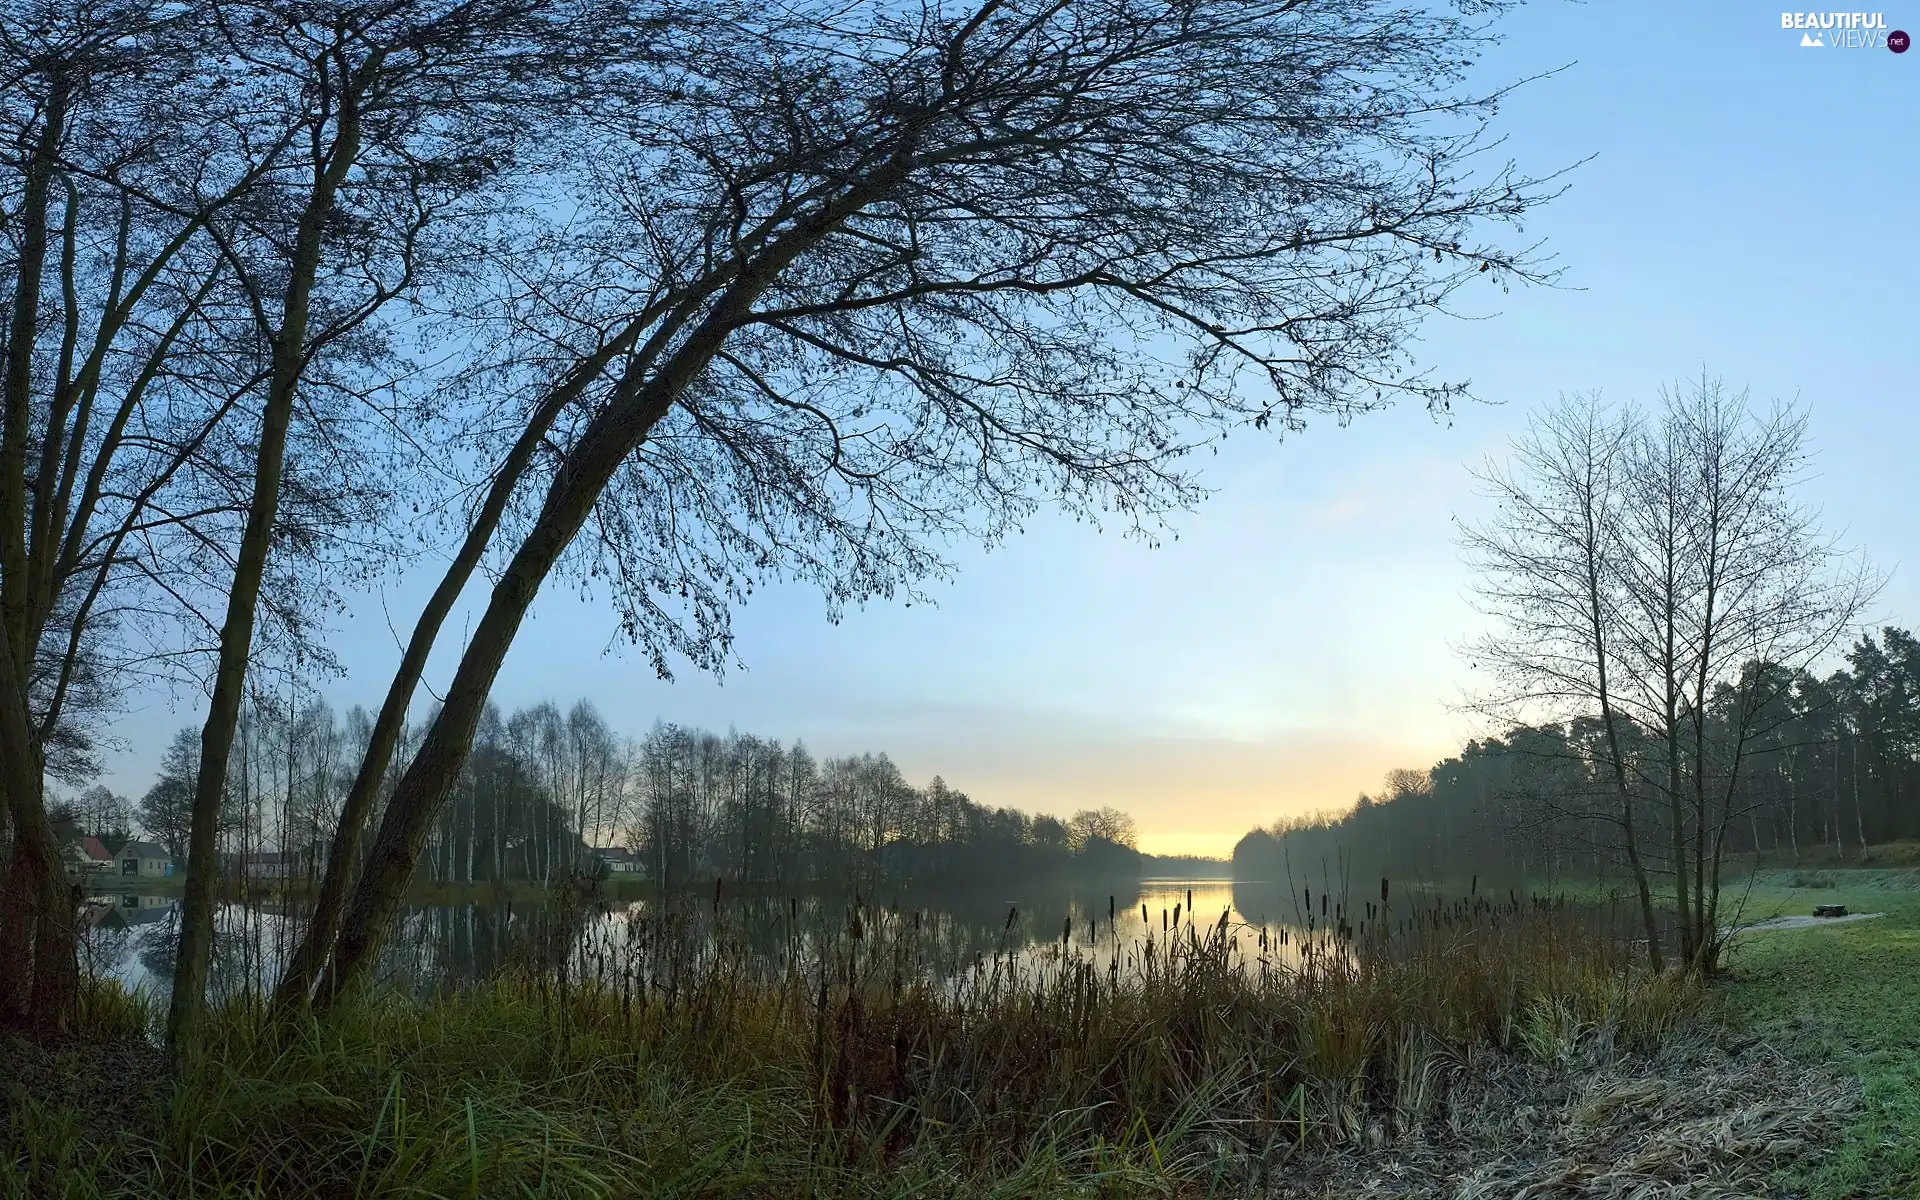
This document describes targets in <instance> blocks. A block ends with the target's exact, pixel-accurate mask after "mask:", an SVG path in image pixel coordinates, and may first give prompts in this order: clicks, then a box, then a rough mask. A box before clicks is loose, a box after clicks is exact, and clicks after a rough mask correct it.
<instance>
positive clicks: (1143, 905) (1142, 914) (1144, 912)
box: [1140, 900, 1153, 925]
mask: <svg viewBox="0 0 1920 1200" xmlns="http://www.w3.org/2000/svg"><path fill="white" fill-rule="evenodd" d="M1140 923H1141V924H1142V925H1151V924H1153V922H1152V921H1149V920H1148V919H1147V902H1146V901H1145V900H1142V901H1141V902H1140Z"/></svg>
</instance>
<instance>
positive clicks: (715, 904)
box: [713, 875, 720, 912]
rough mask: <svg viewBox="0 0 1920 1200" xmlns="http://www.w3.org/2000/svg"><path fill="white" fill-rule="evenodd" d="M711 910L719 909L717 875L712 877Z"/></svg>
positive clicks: (718, 879)
mask: <svg viewBox="0 0 1920 1200" xmlns="http://www.w3.org/2000/svg"><path fill="white" fill-rule="evenodd" d="M713 910H714V911H715V912H719V911H720V877H719V876H718V875H715V876H714V877H713Z"/></svg>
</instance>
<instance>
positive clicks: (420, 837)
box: [315, 149, 910, 1008]
mask: <svg viewBox="0 0 1920 1200" xmlns="http://www.w3.org/2000/svg"><path fill="white" fill-rule="evenodd" d="M909 161H910V159H909V157H908V153H907V151H906V150H904V149H903V150H902V152H901V153H900V154H898V155H896V156H894V157H893V158H891V159H890V160H888V162H886V163H885V164H884V165H883V166H882V167H881V168H880V169H878V170H877V171H876V172H875V173H874V174H873V176H871V177H870V178H868V179H867V180H864V181H862V183H861V185H860V186H857V187H855V188H852V189H850V190H849V191H847V192H846V193H843V194H842V195H841V196H839V197H837V198H836V199H835V200H833V201H831V202H829V203H828V204H827V205H826V206H825V207H824V208H823V209H822V210H821V211H820V212H818V213H817V214H815V215H814V216H813V217H812V218H811V219H809V220H806V221H803V222H801V223H800V224H799V225H797V226H796V227H795V228H794V229H792V230H791V231H790V232H789V233H787V234H786V235H785V236H784V237H782V238H780V239H779V240H778V241H776V242H774V243H773V244H772V245H771V246H768V247H767V248H766V249H765V250H764V251H763V252H762V253H761V254H760V255H759V256H758V257H757V258H755V259H753V260H751V261H750V262H748V263H747V264H746V265H744V266H741V267H739V268H737V269H736V268H734V267H732V266H731V265H729V266H727V267H725V268H722V269H723V270H724V271H726V272H727V274H726V275H725V276H724V277H723V278H725V279H726V280H727V282H725V283H724V284H723V285H717V286H716V285H710V284H706V283H703V285H701V286H698V287H696V288H695V289H692V290H691V292H690V299H689V301H688V303H689V304H697V303H699V302H700V301H702V300H704V299H705V298H706V297H708V296H713V295H714V293H715V292H716V291H717V292H718V295H717V296H716V297H715V298H714V301H713V304H712V306H711V307H710V308H708V309H707V311H706V313H705V315H704V316H703V317H701V318H700V319H699V322H698V324H697V325H696V326H695V327H694V328H693V329H692V330H691V331H690V332H689V333H688V335H687V338H686V340H685V341H684V342H683V343H681V344H680V345H679V346H678V347H677V348H676V349H674V350H673V351H672V352H671V353H670V354H669V355H668V356H667V357H666V359H665V360H664V361H663V362H662V363H661V365H660V369H659V371H658V372H657V373H656V374H654V375H653V376H652V377H651V378H643V377H642V372H643V371H644V369H645V364H646V363H647V362H648V361H649V360H650V358H651V354H649V353H639V354H636V355H635V356H634V358H633V360H632V361H631V362H630V364H629V365H628V367H627V374H626V375H625V376H624V377H623V378H622V379H621V381H620V382H619V384H618V385H616V387H615V389H614V395H613V398H612V402H611V403H610V404H609V405H608V406H607V407H606V408H604V409H603V410H602V411H601V412H600V413H599V415H597V416H596V417H595V418H594V419H593V420H592V421H591V422H589V423H588V425H587V427H586V429H585V431H584V432H583V433H582V435H581V437H580V440H579V442H578V443H577V444H576V445H575V446H574V448H573V450H572V451H571V452H570V453H569V454H568V456H567V459H566V461H565V463H564V464H563V465H562V467H561V469H560V472H559V474H558V475H557V476H556V477H555V479H554V481H553V484H552V485H551V487H550V488H549V489H548V491H547V498H546V501H545V503H544V504H543V505H542V507H541V511H540V516H539V518H538V520H537V521H536V523H535V524H534V527H533V528H532V530H530V531H529V532H528V534H527V536H526V538H525V540H523V541H522V542H521V544H520V548H519V550H517V551H516V552H515V554H514V556H513V559H512V561H511V562H510V563H509V564H508V566H507V569H506V571H505V573H504V574H502V575H501V577H500V581H499V582H498V583H497V584H496V585H495V586H494V589H493V593H492V597H491V599H490V600H489V602H488V604H487V610H486V612H485V613H484V614H483V615H482V616H481V618H480V624H479V627H478V628H477V629H476V630H475V631H474V636H473V641H472V642H471V643H469V644H468V646H467V649H466V652H465V653H464V654H463V655H462V656H461V659H460V665H459V667H457V668H456V669H455V671H454V676H453V682H452V684H451V685H450V686H449V687H448V689H447V697H446V700H445V702H444V703H443V704H442V705H441V707H440V712H439V713H438V714H437V715H436V716H435V718H434V721H433V724H432V726H430V727H429V728H428V730H427V733H426V736H425V738H424V739H423V740H422V741H421V744H420V749H419V750H418V752H417V753H416V754H415V755H414V759H413V763H412V765H410V766H409V767H408V768H407V771H406V774H405V775H403V776H402V777H401V780H400V784H399V786H398V787H397V788H396V789H395V791H394V795H393V799H392V801H391V802H389V804H388V805H387V812H386V816H385V818H384V819H383V820H382V821H381V824H380V832H379V834H378V835H377V836H376V838H375V840H374V844H373V847H372V849H371V850H370V851H369V853H368V856H367V863H366V866H365V867H364V868H363V869H362V871H361V874H360V882H359V885H358V887H357V888H356V889H355V891H354V896H353V902H352V905H351V907H350V909H349V910H348V912H347V915H346V917H345V919H344V920H343V921H342V923H341V926H340V933H339V936H338V937H337V938H336V939H335V942H334V947H333V962H332V966H331V967H330V968H329V969H328V971H327V973H326V975H325V976H324V977H323V978H322V980H321V982H320V986H319V990H318V994H317V995H316V996H315V1003H316V1005H317V1006H318V1007H321V1008H325V1007H327V1006H329V1005H331V1004H332V1002H333V1001H334V1000H335V999H336V998H338V997H339V996H340V994H341V993H342V991H343V990H344V989H345V988H346V987H347V986H349V985H350V984H351V983H352V982H353V981H354V980H355V979H356V978H357V977H358V976H359V975H361V974H362V973H363V972H364V971H365V970H366V969H367V967H368V966H369V965H370V963H371V961H372V956H373V954H374V953H375V951H376V950H377V949H378V948H379V944H380V941H381V939H382V938H383V937H384V936H385V932H386V929H387V927H388V925H389V924H390V923H391V921H392V919H393V915H394V913H395V912H396V911H397V910H398V908H399V904H400V898H401V896H402V894H403V893H404V891H405V890H406V886H407V882H408V880H409V879H410V878H411V877H412V875H413V871H414V868H415V867H416V866H417V865H418V863H419V860H420V852H421V849H422V847H423V845H424V843H425V839H426V835H427V833H428V831H429V829H430V828H431V823H432V820H433V816H434V813H435V812H436V811H437V809H438V808H439V806H440V805H441V804H443V803H444V802H445V800H446V797H447V795H448V793H449V792H450V791H451V790H452V788H453V786H454V783H455V782H456V780H457V779H458V777H459V774H460V769H461V767H462V766H463V765H464V764H465V762H466V760H467V756H468V754H469V753H470V752H471V750H472V747H473V735H474V731H475V729H476V728H477V727H478V725H479V721H480V714H481V711H482V710H483V709H484V708H485V706H486V702H487V696H488V693H489V692H490V691H491V690H492V688H493V680H494V677H495V675H497V674H498V673H499V670H500V665H501V663H502V662H504V661H505V659H506V656H507V650H508V649H509V648H510V647H511V646H512V644H513V639H514V635H515V634H516V633H517V632H518V631H519V628H520V623H521V622H522V621H523V620H524V619H525V618H526V614H527V610H528V609H529V608H530V607H531V606H532V604H533V600H534V597H535V596H536V595H537V594H538V593H539V590H540V586H541V584H542V583H544V582H545V580H546V577H547V575H548V574H549V573H550V572H551V571H552V570H553V567H554V564H555V563H556V562H558V561H559V558H560V556H561V554H563V553H564V552H565V551H566V549H567V546H568V545H569V544H570V543H571V542H572V541H573V538H574V535H575V534H577V533H578V532H579V531H580V527H581V526H582V525H583V524H585V523H586V519H587V517H588V515H589V514H590V513H591V512H592V511H593V506H594V505H595V504H596V503H597V502H598V501H599V498H600V495H601V493H602V492H603V491H604V490H605V488H606V486H607V484H608V483H609V482H611V481H612V479H613V475H614V472H615V471H617V470H618V469H619V467H620V464H621V463H622V462H623V461H625V459H626V457H627V456H628V455H629V454H631V453H632V452H633V451H634V449H635V448H636V447H638V446H639V445H640V444H641V443H642V442H644V441H645V440H646V437H647V435H648V434H649V433H650V432H651V431H652V429H653V427H654V425H655V424H657V423H658V422H659V420H660V419H661V418H662V417H663V416H665V415H666V413H667V411H668V409H669V408H671V407H672V405H673V404H674V402H675V401H676V400H677V399H678V397H679V395H680V392H681V389H683V388H685V387H686V386H687V385H688V384H689V383H690V382H692V381H693V379H694V378H695V377H697V376H698V375H699V373H700V372H701V371H703V370H705V369H706V368H707V366H708V365H709V364H710V363H711V362H712V361H713V359H714V357H715V356H716V355H717V354H719V352H720V349H721V347H722V346H724V345H725V343H726V340H727V337H728V336H729V335H730V334H731V333H732V332H733V329H734V327H735V325H736V323H738V322H740V321H741V320H743V319H744V318H745V317H746V316H747V315H748V314H749V313H750V311H751V309H752V306H753V305H754V303H755V302H756V301H757V300H758V299H759V298H760V295H761V293H762V292H764V291H765V290H766V288H767V287H768V286H769V285H770V284H771V283H772V282H773V281H774V280H775V279H776V278H778V277H779V275H780V273H781V272H782V271H784V270H786V268H787V267H788V266H789V265H790V264H792V262H793V261H794V260H795V259H796V258H798V257H799V256H800V255H801V254H802V253H803V252H805V251H806V250H808V249H809V248H811V247H812V246H814V245H815V244H817V243H818V242H819V241H820V240H821V239H822V238H825V237H826V236H827V235H828V234H829V233H831V232H832V231H833V230H835V229H836V228H838V227H839V226H840V225H841V223H843V222H844V221H846V220H847V218H849V217H850V216H852V215H853V214H854V213H856V212H858V211H859V210H860V209H862V208H863V207H865V205H867V204H868V203H870V202H872V201H873V200H874V199H877V198H878V197H879V196H881V195H884V194H885V192H886V191H887V190H888V189H889V188H891V187H892V186H894V185H895V184H897V183H898V182H899V180H900V179H902V178H904V177H905V175H906V173H907V170H908V164H909ZM695 311H697V310H695ZM680 327H681V328H684V325H681V326H680ZM666 341H667V334H666V332H665V331H664V330H656V331H655V333H654V334H653V335H652V338H651V340H650V342H649V346H650V347H651V346H658V345H662V344H664V343H665V342H666Z"/></svg>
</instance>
